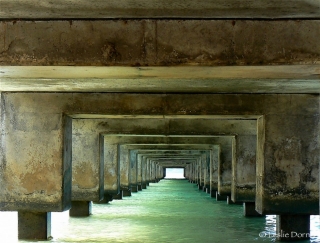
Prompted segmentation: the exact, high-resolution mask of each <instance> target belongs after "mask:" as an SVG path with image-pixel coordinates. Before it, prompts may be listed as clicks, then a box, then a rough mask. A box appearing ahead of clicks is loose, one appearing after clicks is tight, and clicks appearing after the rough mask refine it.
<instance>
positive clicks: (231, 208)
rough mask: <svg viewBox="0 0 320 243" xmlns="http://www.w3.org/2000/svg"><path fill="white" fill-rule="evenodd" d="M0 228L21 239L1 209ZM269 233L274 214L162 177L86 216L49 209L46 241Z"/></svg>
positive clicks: (315, 224)
mask: <svg viewBox="0 0 320 243" xmlns="http://www.w3.org/2000/svg"><path fill="white" fill-rule="evenodd" d="M0 229H1V238H2V239H3V240H1V241H0V242H5V243H7V242H8V243H11V242H24V241H18V240H17V213H15V212H1V213H0ZM274 235H275V216H274V215H269V216H266V217H261V218H245V217H243V215H242V206H241V205H228V204H227V203H226V202H224V201H219V202H217V201H216V200H215V199H214V198H210V196H209V195H208V194H206V193H204V192H202V191H199V190H198V189H197V187H196V185H195V184H190V183H189V182H188V181H187V180H162V181H160V182H159V183H151V184H150V186H149V187H148V189H147V190H143V191H140V192H138V193H133V195H132V196H131V197H125V198H124V199H123V200H114V201H112V202H111V203H110V204H106V205H101V204H93V215H91V216H90V217H88V218H69V215H68V212H63V213H53V214H52V236H53V239H52V240H50V241H51V242H60V243H63V242H86V243H87V242H92V243H96V242H115V243H117V242H123V243H168V242H177V243H224V242H227V243H228V242H230V243H231V242H244V243H250V242H273V241H275V237H274ZM311 236H312V238H311V240H310V241H309V240H308V241H301V242H320V219H319V216H311ZM50 241H49V242H50ZM29 242H30V241H29Z"/></svg>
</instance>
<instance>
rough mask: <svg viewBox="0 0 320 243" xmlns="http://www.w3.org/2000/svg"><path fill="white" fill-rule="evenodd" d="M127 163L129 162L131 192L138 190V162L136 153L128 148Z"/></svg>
mask: <svg viewBox="0 0 320 243" xmlns="http://www.w3.org/2000/svg"><path fill="white" fill-rule="evenodd" d="M129 163H130V174H131V177H130V185H131V186H130V188H131V191H132V192H138V162H137V153H136V152H134V151H132V150H129Z"/></svg>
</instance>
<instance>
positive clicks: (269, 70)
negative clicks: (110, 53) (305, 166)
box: [0, 57, 320, 93]
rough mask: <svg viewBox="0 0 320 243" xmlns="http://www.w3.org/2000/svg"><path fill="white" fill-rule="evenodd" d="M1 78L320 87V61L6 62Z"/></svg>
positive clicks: (104, 86)
mask: <svg viewBox="0 0 320 243" xmlns="http://www.w3.org/2000/svg"><path fill="white" fill-rule="evenodd" d="M0 60H1V57H0ZM0 80H1V85H0V91H33V92H34V91H50V92H59V91H60V92H61V91H63V92H72V91H73V92H74V91H75V90H77V91H79V92H206V93H208V92H218V93H226V92H238V93H248V92H249V93H250V92H255V93H277V92H281V93H319V92H320V65H294V66H292V65H290V66H286V65H281V66H280V65H279V66H217V67H209V66H187V67H186V66H179V67H119V66H118V67H88V66H87V67H68V66H60V67H52V66H44V67H42V66H19V67H17V66H2V67H0ZM115 80H117V82H115ZM142 83H144V85H141V84H142Z"/></svg>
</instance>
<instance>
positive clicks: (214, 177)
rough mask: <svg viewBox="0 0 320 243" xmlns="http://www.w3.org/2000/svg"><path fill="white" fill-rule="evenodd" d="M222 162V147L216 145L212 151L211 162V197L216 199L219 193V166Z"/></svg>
mask: <svg viewBox="0 0 320 243" xmlns="http://www.w3.org/2000/svg"><path fill="white" fill-rule="evenodd" d="M219 160H220V145H216V146H214V147H213V149H212V150H211V160H210V196H211V197H216V193H217V191H218V178H219V176H218V166H219V163H220V162H219Z"/></svg>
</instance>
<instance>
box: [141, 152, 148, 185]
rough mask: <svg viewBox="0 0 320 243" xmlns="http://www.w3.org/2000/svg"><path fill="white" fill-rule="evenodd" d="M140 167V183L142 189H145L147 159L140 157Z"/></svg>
mask: <svg viewBox="0 0 320 243" xmlns="http://www.w3.org/2000/svg"><path fill="white" fill-rule="evenodd" d="M141 163H142V164H141V167H142V177H141V183H142V189H147V183H148V182H147V173H148V166H147V157H146V156H142V161H141Z"/></svg>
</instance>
